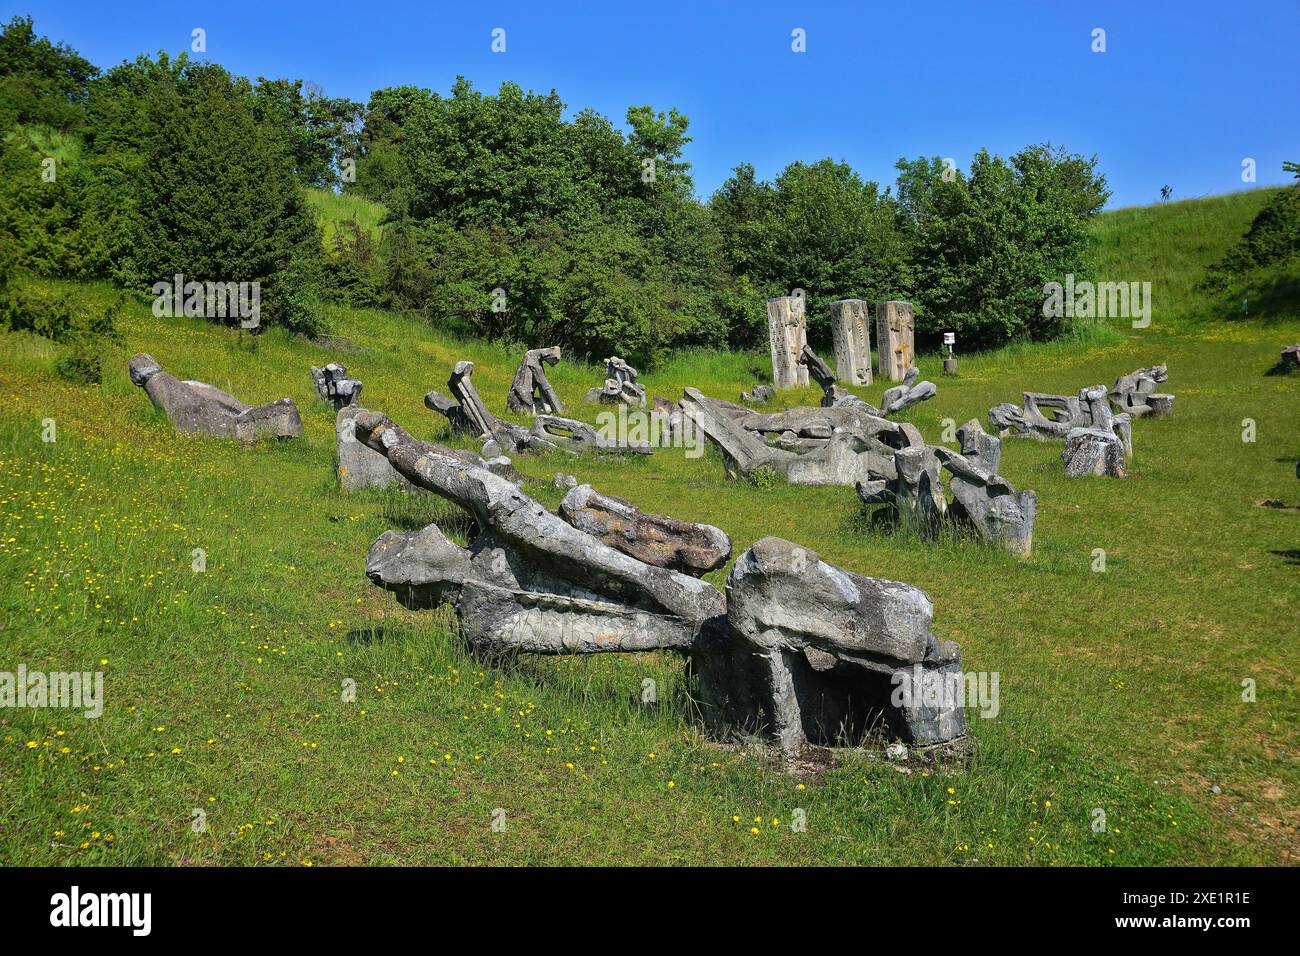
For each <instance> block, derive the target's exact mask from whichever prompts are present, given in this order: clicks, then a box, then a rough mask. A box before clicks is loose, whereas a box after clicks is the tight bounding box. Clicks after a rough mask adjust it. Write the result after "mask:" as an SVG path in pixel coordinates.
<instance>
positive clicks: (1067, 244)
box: [900, 147, 1109, 346]
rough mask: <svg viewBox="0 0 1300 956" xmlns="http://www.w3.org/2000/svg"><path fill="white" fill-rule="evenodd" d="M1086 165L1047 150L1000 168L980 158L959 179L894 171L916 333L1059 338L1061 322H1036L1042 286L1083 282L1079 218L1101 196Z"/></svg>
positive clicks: (938, 167)
mask: <svg viewBox="0 0 1300 956" xmlns="http://www.w3.org/2000/svg"><path fill="white" fill-rule="evenodd" d="M1095 164H1096V160H1095V158H1094V159H1091V160H1087V159H1084V158H1082V157H1079V156H1071V155H1069V154H1066V153H1065V152H1064V151H1061V150H1052V149H1051V148H1050V147H1031V148H1028V149H1025V150H1022V151H1021V152H1019V153H1017V154H1015V155H1014V156H1012V157H1011V159H1010V160H1004V159H1002V158H1001V157H998V156H991V155H989V153H988V152H987V151H985V150H981V151H980V152H979V153H978V154H977V155H976V156H975V158H974V160H973V161H972V163H971V168H970V172H969V175H963V174H961V173H960V172H959V171H956V170H954V171H952V173H950V174H949V175H943V173H942V170H943V167H942V164H940V163H938V162H937V161H936V162H931V163H927V164H925V165H924V166H922V165H920V164H906V163H900V167H906V168H905V169H904V172H905V173H906V174H907V177H908V178H907V188H906V189H904V190H903V191H902V192H903V195H904V196H905V200H906V205H907V208H908V215H909V217H910V220H911V221H910V223H909V226H908V229H909V230H910V231H911V232H912V239H911V251H910V256H911V259H912V264H913V265H912V268H913V274H914V282H915V287H914V289H915V291H914V294H913V297H914V299H915V301H916V302H917V304H918V308H919V310H920V311H921V313H922V314H923V315H924V316H926V321H925V323H924V325H925V326H926V327H928V328H929V329H930V330H932V333H937V332H939V331H950V332H957V333H958V334H959V335H960V336H961V337H962V339H963V341H965V342H967V343H968V344H970V345H974V346H991V345H997V344H1001V343H1005V342H1008V341H1012V340H1015V339H1023V338H1033V339H1043V338H1049V337H1051V336H1054V335H1057V334H1059V333H1060V332H1061V331H1063V329H1064V327H1065V324H1066V322H1067V320H1065V319H1063V318H1057V317H1053V316H1050V315H1044V309H1043V300H1044V291H1043V286H1044V284H1045V283H1047V282H1051V281H1056V282H1064V281H1065V276H1066V274H1068V273H1073V274H1074V276H1075V277H1076V279H1082V278H1086V277H1088V276H1089V275H1090V273H1091V258H1090V238H1089V235H1088V232H1087V229H1086V223H1087V217H1089V216H1091V215H1093V214H1095V213H1096V212H1097V211H1098V210H1099V209H1100V208H1101V205H1102V204H1103V203H1104V202H1105V200H1106V197H1107V196H1108V195H1109V193H1108V191H1107V190H1106V185H1105V177H1104V176H1100V175H1098V174H1097V173H1096V172H1095Z"/></svg>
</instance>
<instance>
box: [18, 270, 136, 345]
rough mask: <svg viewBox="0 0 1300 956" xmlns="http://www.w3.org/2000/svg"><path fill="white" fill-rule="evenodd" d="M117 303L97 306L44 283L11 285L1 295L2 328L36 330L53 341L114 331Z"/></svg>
mask: <svg viewBox="0 0 1300 956" xmlns="http://www.w3.org/2000/svg"><path fill="white" fill-rule="evenodd" d="M120 301H121V300H120V299H119V301H118V303H115V304H114V305H111V306H109V307H108V308H98V307H96V306H94V305H92V304H90V303H88V302H86V301H84V300H83V299H80V298H78V297H76V296H74V295H72V294H70V293H67V292H59V291H56V290H54V289H51V288H49V287H48V286H44V285H37V284H35V283H24V284H20V285H15V286H10V287H8V288H6V289H5V290H4V293H3V295H0V328H3V329H6V330H10V331H27V332H33V333H35V334H36V335H39V336H41V337H43V338H47V339H50V340H51V341H54V342H60V343H63V342H71V341H73V340H76V339H79V338H83V337H96V336H106V335H113V334H115V329H114V321H113V320H114V316H115V314H116V312H117V310H118V308H119V306H120Z"/></svg>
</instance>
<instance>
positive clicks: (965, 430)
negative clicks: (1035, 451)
mask: <svg viewBox="0 0 1300 956" xmlns="http://www.w3.org/2000/svg"><path fill="white" fill-rule="evenodd" d="M957 439H958V441H960V442H961V447H962V454H960V455H959V454H957V453H955V452H952V451H949V450H948V449H947V448H936V449H935V454H936V455H937V456H938V458H939V461H940V463H941V464H942V465H943V466H944V468H945V469H947V471H948V472H949V473H950V474H951V475H952V478H951V479H950V480H949V482H948V486H949V488H950V489H951V490H952V498H953V500H952V504H951V505H950V506H949V508H948V514H949V516H950V517H951V518H952V520H953V521H955V522H957V523H958V524H960V525H965V526H967V527H970V528H972V529H973V530H974V531H975V533H976V534H978V535H979V536H980V537H982V538H984V539H985V540H986V541H992V542H994V543H996V544H998V545H1000V546H1002V547H1003V548H1005V549H1006V550H1008V551H1010V552H1011V553H1012V554H1015V555H1018V556H1020V557H1025V556H1027V555H1028V554H1029V553H1030V552H1031V551H1032V550H1033V546H1034V519H1035V518H1037V516H1038V496H1037V495H1035V494H1034V492H1032V491H1016V490H1015V489H1014V488H1012V487H1011V483H1010V482H1008V481H1007V480H1006V479H1005V478H1002V477H1000V476H999V475H998V474H997V467H998V464H999V462H1000V461H1001V459H1002V441H1001V439H999V438H997V437H995V436H993V435H988V434H985V432H984V429H983V428H981V427H980V423H979V422H978V421H977V420H976V419H973V418H972V419H971V420H970V421H968V422H967V423H966V424H965V425H963V426H962V427H961V428H959V429H957Z"/></svg>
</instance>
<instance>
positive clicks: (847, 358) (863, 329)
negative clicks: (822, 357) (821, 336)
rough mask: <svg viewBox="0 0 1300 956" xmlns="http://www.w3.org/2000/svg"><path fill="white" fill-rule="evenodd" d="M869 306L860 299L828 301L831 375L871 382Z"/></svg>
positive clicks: (849, 379)
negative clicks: (833, 348)
mask: <svg viewBox="0 0 1300 956" xmlns="http://www.w3.org/2000/svg"><path fill="white" fill-rule="evenodd" d="M869 309H870V306H869V305H868V304H867V303H866V302H864V301H863V300H862V299H838V300H836V301H835V302H832V303H831V340H832V342H834V345H835V375H836V377H837V378H838V379H839V380H840V381H841V382H848V383H849V384H850V385H870V384H871V321H870V317H869Z"/></svg>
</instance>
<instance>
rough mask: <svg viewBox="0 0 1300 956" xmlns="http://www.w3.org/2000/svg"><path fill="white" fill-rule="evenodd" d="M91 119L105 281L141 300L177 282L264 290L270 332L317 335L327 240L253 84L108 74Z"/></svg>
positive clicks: (167, 72) (149, 71)
mask: <svg viewBox="0 0 1300 956" xmlns="http://www.w3.org/2000/svg"><path fill="white" fill-rule="evenodd" d="M90 109H91V114H92V116H93V117H94V118H95V122H94V123H93V124H92V126H91V130H90V138H89V140H88V143H87V154H88V155H89V156H93V157H94V159H93V161H91V162H90V163H88V167H89V170H90V178H91V183H90V184H89V186H88V206H89V209H88V211H87V216H86V219H85V220H84V221H83V230H84V231H85V232H87V233H88V234H89V235H91V236H92V237H93V238H94V240H95V249H96V250H97V252H98V254H99V255H100V256H101V257H102V262H101V266H102V268H103V270H104V271H106V272H108V273H109V274H111V275H113V276H114V277H115V278H116V279H117V280H118V281H119V282H121V283H122V284H124V285H127V286H128V287H134V288H137V289H143V288H147V287H148V286H149V285H151V284H153V283H154V282H158V281H165V280H170V279H171V277H172V276H174V275H175V274H177V273H183V274H185V275H186V276H187V277H188V278H190V279H193V280H197V281H222V282H259V283H261V285H262V312H263V321H264V322H267V323H269V324H281V325H285V326H287V327H288V328H290V329H293V330H295V331H301V332H308V333H311V332H315V331H318V324H317V322H318V320H317V319H316V313H315V309H314V307H313V301H312V296H313V289H314V288H315V287H316V284H317V283H318V281H319V270H320V236H319V232H318V230H317V227H316V225H315V222H314V219H313V217H312V214H311V211H310V209H309V208H308V206H307V204H306V200H305V198H304V196H303V194H302V190H301V188H300V186H299V184H298V182H297V179H296V178H295V174H294V167H293V164H292V161H291V160H290V158H289V156H288V155H287V153H286V150H285V146H284V142H283V140H282V138H281V137H280V136H279V135H278V134H277V133H276V132H275V131H273V130H272V129H270V128H269V127H267V126H266V125H264V124H262V123H259V122H258V120H257V118H256V114H255V110H254V106H253V97H252V93H251V89H250V86H249V84H248V82H247V81H246V80H242V79H235V78H232V77H231V76H230V74H228V73H227V72H226V71H225V70H223V69H222V68H221V67H219V66H215V65H209V64H203V65H195V64H192V63H190V62H189V61H188V59H187V58H186V57H185V56H181V57H178V58H177V59H175V60H171V59H169V58H168V57H167V56H166V55H165V54H160V55H159V58H158V59H157V60H151V59H149V58H148V57H141V58H139V59H137V60H136V61H135V62H134V63H129V64H123V65H122V66H120V67H117V68H115V69H114V70H111V71H109V73H108V74H106V75H105V77H104V78H103V80H102V83H101V85H97V88H96V90H95V92H94V94H93V95H92V99H91V104H90Z"/></svg>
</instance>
